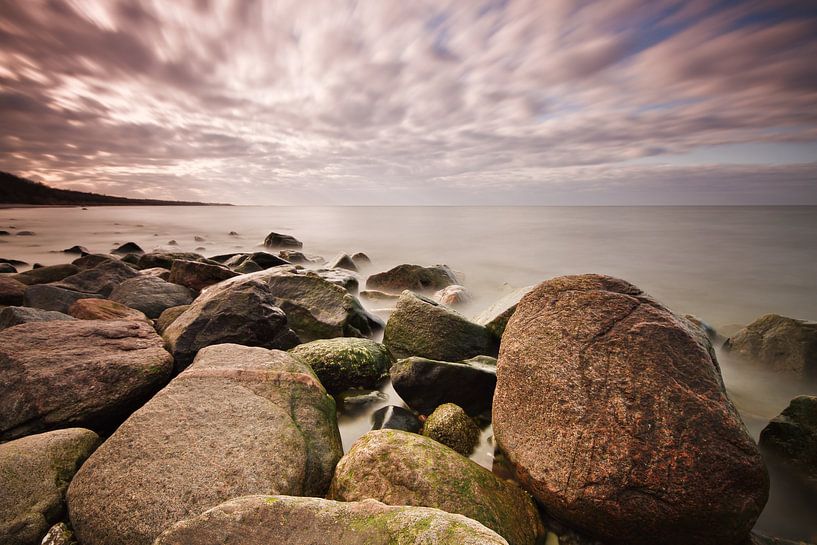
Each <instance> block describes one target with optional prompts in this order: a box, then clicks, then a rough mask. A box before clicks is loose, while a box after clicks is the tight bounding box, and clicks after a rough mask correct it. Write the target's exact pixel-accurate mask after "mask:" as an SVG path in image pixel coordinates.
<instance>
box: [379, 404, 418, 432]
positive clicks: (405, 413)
mask: <svg viewBox="0 0 817 545" xmlns="http://www.w3.org/2000/svg"><path fill="white" fill-rule="evenodd" d="M422 427H423V423H422V422H420V420H419V419H418V418H417V416H416V415H415V414H414V413H413V412H411V411H409V410H408V409H404V408H403V407H397V406H396V405H389V406H387V407H381V408H380V409H377V410H376V411H375V412H374V413H372V429H373V430H402V431H408V432H411V433H420V429H421V428H422Z"/></svg>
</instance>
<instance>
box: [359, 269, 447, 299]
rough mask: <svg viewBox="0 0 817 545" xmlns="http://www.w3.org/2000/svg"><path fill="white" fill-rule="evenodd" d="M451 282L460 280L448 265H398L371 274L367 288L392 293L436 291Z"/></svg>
mask: <svg viewBox="0 0 817 545" xmlns="http://www.w3.org/2000/svg"><path fill="white" fill-rule="evenodd" d="M451 284H459V281H458V280H457V277H456V275H455V274H454V272H453V271H452V270H451V269H449V268H448V266H446V265H434V266H433V267H422V266H420V265H398V266H396V267H394V268H392V269H389V270H388V271H386V272H382V273H378V274H373V275H371V276H370V277H369V279H368V280H367V281H366V289H367V290H380V291H386V292H391V293H400V292H402V291H403V290H412V291H416V292H424V293H434V292H435V291H437V290H441V289H443V288H444V287H446V286H450V285H451Z"/></svg>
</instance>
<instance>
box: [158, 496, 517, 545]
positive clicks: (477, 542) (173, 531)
mask: <svg viewBox="0 0 817 545" xmlns="http://www.w3.org/2000/svg"><path fill="white" fill-rule="evenodd" d="M214 543H241V544H243V545H271V544H284V543H286V544H287V545H315V544H317V543H320V544H321V545H363V544H365V545H508V542H507V541H505V540H504V539H502V538H501V537H500V536H498V535H497V534H496V533H494V532H492V531H491V530H489V529H488V528H485V527H484V526H483V525H481V524H479V523H478V522H476V521H474V520H471V519H468V518H466V517H463V516H462V515H452V514H450V513H446V512H444V511H440V510H438V509H429V508H426V507H409V506H399V507H394V506H389V505H384V504H382V503H380V502H378V501H375V500H364V501H361V502H336V501H331V500H324V499H322V498H295V497H291V496H245V497H242V498H236V499H233V500H230V501H228V502H225V503H223V504H221V505H219V506H217V507H214V508H213V509H210V510H209V511H206V512H204V513H203V514H201V515H199V516H197V517H195V518H192V519H189V520H185V521H182V522H179V523H178V524H176V525H175V526H173V527H171V528H170V529H169V530H167V531H166V532H165V533H163V534H162V535H161V536H160V537H159V538H158V539H157V540H156V542H155V545H212V544H214Z"/></svg>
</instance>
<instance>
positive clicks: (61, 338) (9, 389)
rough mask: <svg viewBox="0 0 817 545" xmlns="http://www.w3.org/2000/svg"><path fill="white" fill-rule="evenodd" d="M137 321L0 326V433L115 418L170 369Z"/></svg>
mask: <svg viewBox="0 0 817 545" xmlns="http://www.w3.org/2000/svg"><path fill="white" fill-rule="evenodd" d="M172 365H173V361H172V358H171V357H170V354H168V353H167V352H166V351H165V350H164V348H163V347H162V340H161V338H160V337H159V336H158V335H157V334H156V332H155V331H154V330H153V328H152V327H150V326H149V325H148V324H146V323H142V322H122V321H118V322H104V321H86V320H70V321H50V322H34V323H27V324H22V325H18V326H15V327H12V328H9V329H4V330H2V331H0V392H3V395H2V396H0V440H5V439H13V438H16V437H21V436H23V435H27V434H31V433H37V432H40V431H46V430H50V429H55V428H62V427H66V426H83V427H89V428H91V429H93V430H95V431H99V430H105V429H107V428H108V427H110V426H111V425H115V424H117V423H119V422H121V421H122V420H124V417H125V416H127V415H128V414H129V413H130V412H131V411H133V410H134V409H135V408H136V407H138V406H139V405H140V404H141V403H143V402H144V401H145V399H147V398H148V397H149V396H150V395H152V394H153V393H154V392H155V391H156V390H157V389H159V388H160V387H161V386H162V385H163V384H164V383H165V381H166V380H167V379H168V377H169V376H170V371H171V369H172Z"/></svg>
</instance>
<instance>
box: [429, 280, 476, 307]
mask: <svg viewBox="0 0 817 545" xmlns="http://www.w3.org/2000/svg"><path fill="white" fill-rule="evenodd" d="M471 299H472V298H471V293H470V292H469V291H468V290H467V289H465V287H464V286H460V285H459V284H452V285H450V286H448V287H445V288H443V289H441V290H440V291H438V292H437V293H435V294H434V300H435V301H437V302H438V303H442V304H443V305H447V306H449V307H457V306H462V305H465V304H468V303H470V302H471Z"/></svg>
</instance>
